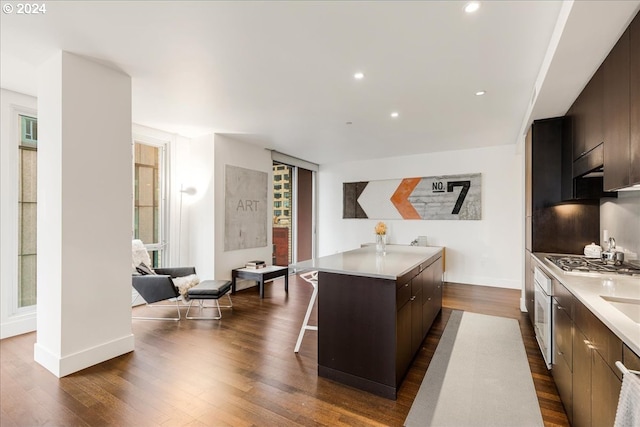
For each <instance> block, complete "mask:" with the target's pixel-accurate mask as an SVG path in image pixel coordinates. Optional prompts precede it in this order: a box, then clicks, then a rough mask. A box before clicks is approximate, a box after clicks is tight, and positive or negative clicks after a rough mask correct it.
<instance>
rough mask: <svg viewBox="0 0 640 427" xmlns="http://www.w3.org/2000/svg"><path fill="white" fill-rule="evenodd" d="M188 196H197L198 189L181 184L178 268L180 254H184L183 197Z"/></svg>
mask: <svg viewBox="0 0 640 427" xmlns="http://www.w3.org/2000/svg"><path fill="white" fill-rule="evenodd" d="M185 194H187V195H188V196H193V195H194V194H196V189H195V188H194V187H186V188H185V187H184V186H183V184H180V212H179V215H178V223H179V224H178V266H180V265H182V264H181V259H180V254H181V253H182V197H183V196H184V195H185Z"/></svg>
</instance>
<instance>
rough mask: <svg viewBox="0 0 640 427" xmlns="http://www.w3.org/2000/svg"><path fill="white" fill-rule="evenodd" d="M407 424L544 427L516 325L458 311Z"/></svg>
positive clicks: (490, 317) (409, 426)
mask: <svg viewBox="0 0 640 427" xmlns="http://www.w3.org/2000/svg"><path fill="white" fill-rule="evenodd" d="M404 425H405V426H407V427H414V426H456V427H459V426H492V427H495V426H509V427H514V426H543V425H544V424H543V422H542V414H541V413H540V406H539V404H538V398H537V397H536V391H535V388H534V386H533V379H532V377H531V371H530V369H529V363H528V361H527V354H526V351H525V349H524V343H523V341H522V336H521V335H520V327H519V326H518V321H517V320H515V319H508V318H504V317H495V316H487V315H483V314H476V313H469V312H462V311H457V310H454V311H453V312H452V314H451V317H450V318H449V322H448V323H447V326H446V327H445V330H444V332H443V334H442V337H441V338H440V343H439V344H438V347H437V348H436V351H435V353H434V355H433V358H432V359H431V363H430V364H429V368H428V369H427V373H426V374H425V376H424V379H423V381H422V384H421V385H420V390H418V394H417V395H416V398H415V400H414V402H413V405H412V406H411V409H410V410H409V414H408V415H407V419H406V420H405V423H404Z"/></svg>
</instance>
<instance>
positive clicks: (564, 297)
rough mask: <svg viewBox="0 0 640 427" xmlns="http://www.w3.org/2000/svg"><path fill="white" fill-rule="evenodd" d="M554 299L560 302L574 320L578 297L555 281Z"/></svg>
mask: <svg viewBox="0 0 640 427" xmlns="http://www.w3.org/2000/svg"><path fill="white" fill-rule="evenodd" d="M553 297H554V298H555V299H556V300H558V304H559V305H560V306H561V307H562V308H563V309H564V311H565V312H566V313H567V315H568V316H569V318H570V319H573V318H574V316H575V313H574V311H575V301H576V297H574V296H573V294H572V293H571V292H569V290H568V289H567V288H565V287H564V286H563V285H562V283H560V282H558V281H557V280H556V279H553Z"/></svg>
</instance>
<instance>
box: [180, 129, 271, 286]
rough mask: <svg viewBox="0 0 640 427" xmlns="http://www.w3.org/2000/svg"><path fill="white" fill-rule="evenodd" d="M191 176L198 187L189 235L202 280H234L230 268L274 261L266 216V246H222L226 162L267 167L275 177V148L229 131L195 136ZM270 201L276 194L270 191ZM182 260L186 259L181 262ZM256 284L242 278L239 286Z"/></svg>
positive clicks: (265, 168)
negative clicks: (231, 248)
mask: <svg viewBox="0 0 640 427" xmlns="http://www.w3.org/2000/svg"><path fill="white" fill-rule="evenodd" d="M190 154H191V162H190V166H191V168H190V170H191V176H190V180H191V182H192V183H193V186H194V187H195V188H196V190H197V194H196V195H195V196H193V198H192V201H191V202H190V204H189V207H188V210H189V240H190V249H189V252H190V257H189V261H191V264H193V265H195V266H196V271H197V273H198V276H199V277H200V278H201V279H214V278H215V279H227V280H228V279H231V270H232V269H234V268H238V267H242V266H243V265H244V264H245V263H246V262H247V261H249V260H252V259H262V260H265V261H267V263H270V261H271V256H272V249H271V248H272V237H271V222H270V221H269V218H270V217H268V218H267V225H268V228H267V246H265V247H262V248H252V249H242V250H236V251H225V250H224V226H225V218H224V215H225V213H224V211H225V209H224V206H225V199H224V197H225V184H224V182H225V181H224V170H225V165H232V166H238V167H242V168H246V169H252V170H257V171H261V172H266V173H268V175H269V179H268V183H269V185H271V184H272V182H273V169H272V165H273V163H272V161H271V153H270V152H269V151H267V150H265V149H263V148H260V147H258V146H255V145H252V144H249V143H246V142H243V141H239V140H235V139H233V138H232V137H229V136H227V135H219V134H216V135H213V136H204V137H199V138H194V139H192V141H191V147H190ZM267 194H268V197H267V203H268V206H272V205H273V194H272V192H271V191H269V192H267ZM183 264H184V263H183ZM252 285H255V283H254V282H242V283H238V289H243V288H244V287H247V286H252Z"/></svg>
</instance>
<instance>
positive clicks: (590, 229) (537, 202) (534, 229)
mask: <svg viewBox="0 0 640 427" xmlns="http://www.w3.org/2000/svg"><path fill="white" fill-rule="evenodd" d="M569 120H570V119H567V118H565V117H556V118H552V119H545V120H536V121H535V122H534V123H533V125H532V126H531V130H530V137H529V136H528V137H527V139H526V148H525V153H526V158H525V165H527V166H525V170H526V172H527V174H530V175H531V176H530V177H528V176H527V177H526V178H525V185H526V186H527V187H526V191H525V195H526V201H525V204H526V206H525V207H526V209H525V211H526V212H527V213H528V211H529V209H530V210H531V216H528V215H525V245H526V247H527V249H528V250H530V251H531V252H549V253H569V254H572V253H574V254H578V253H582V252H583V249H584V246H585V245H588V244H589V243H591V242H596V241H598V240H599V233H600V205H599V200H598V199H597V196H596V198H593V199H585V200H580V201H579V202H577V203H576V202H575V200H574V202H573V203H571V206H563V207H562V208H559V207H558V205H560V204H562V203H563V202H564V201H565V199H564V198H563V187H568V188H569V194H571V195H572V197H574V198H576V197H578V196H580V195H579V194H577V193H576V192H575V191H574V187H573V181H574V180H573V179H572V175H571V174H569V175H568V177H569V181H568V182H563V177H565V178H566V176H567V174H563V169H565V168H569V169H570V168H571V166H572V162H571V158H567V155H566V154H565V156H564V157H563V151H565V149H566V144H568V143H570V141H568V140H567V139H566V138H567V127H568V121H569ZM528 186H530V189H529V188H528ZM600 187H601V182H600ZM576 188H577V187H576ZM600 193H601V189H600ZM588 194H591V193H588ZM578 198H581V197H578Z"/></svg>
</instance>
